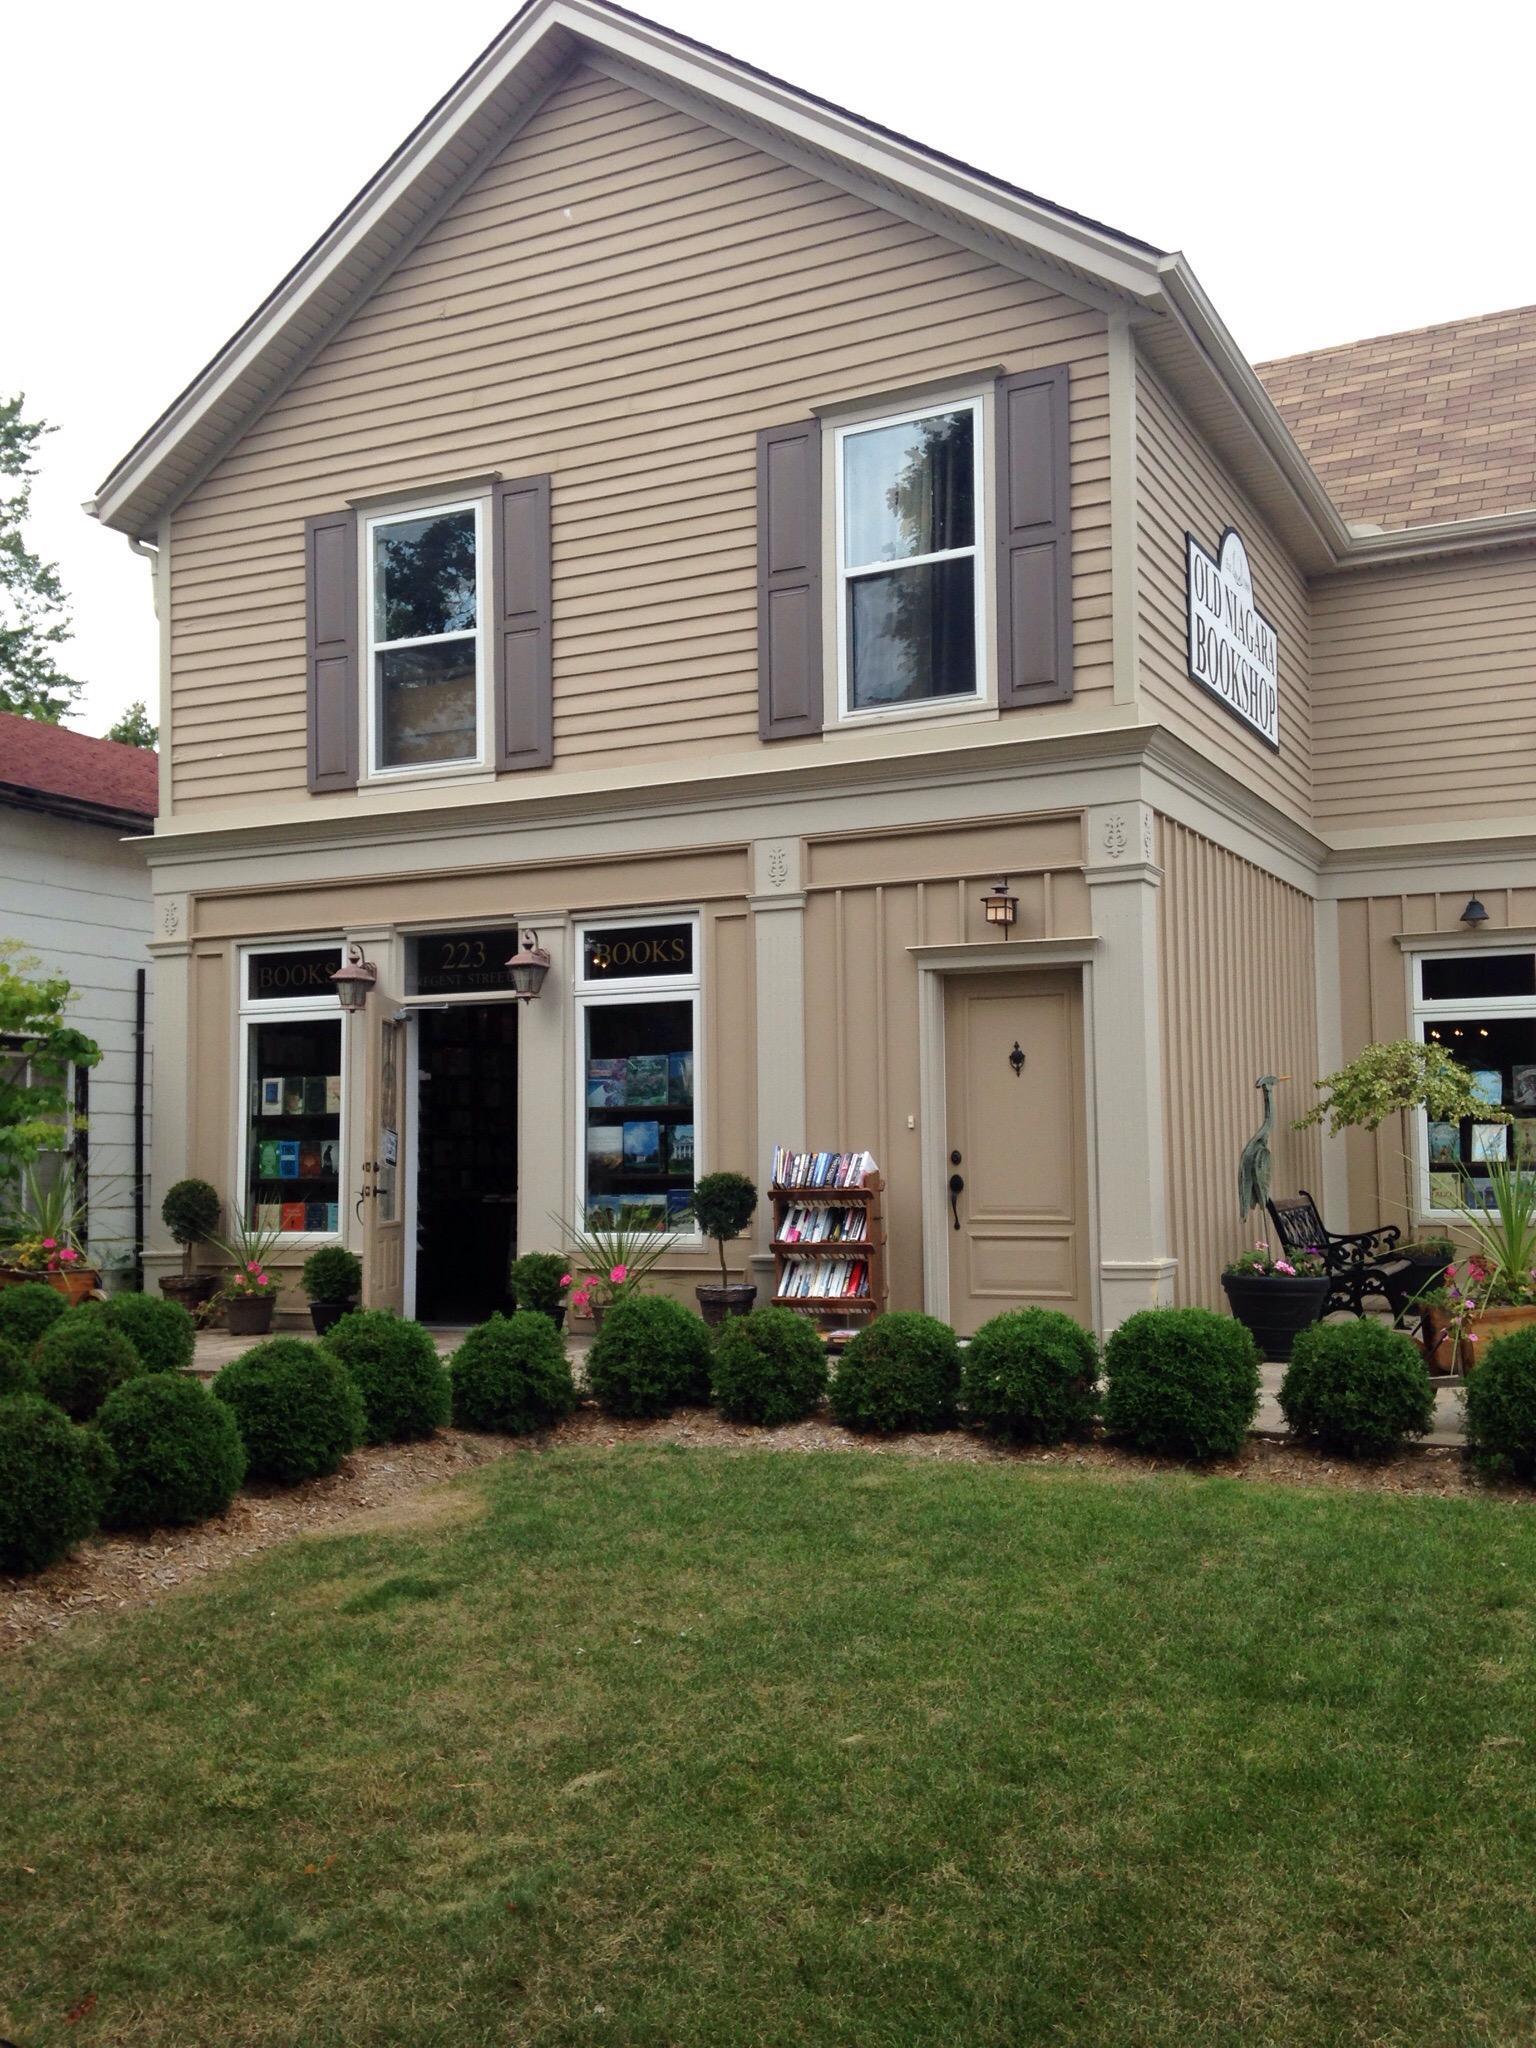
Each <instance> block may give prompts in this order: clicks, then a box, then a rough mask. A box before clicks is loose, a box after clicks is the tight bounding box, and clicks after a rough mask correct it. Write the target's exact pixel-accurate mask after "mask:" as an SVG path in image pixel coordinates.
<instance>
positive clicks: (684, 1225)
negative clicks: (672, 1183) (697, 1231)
mask: <svg viewBox="0 0 1536 2048" xmlns="http://www.w3.org/2000/svg"><path fill="white" fill-rule="evenodd" d="M692 1227H693V1189H692V1188H691V1187H686V1188H669V1189H668V1190H667V1228H668V1230H690V1229H691V1228H692Z"/></svg>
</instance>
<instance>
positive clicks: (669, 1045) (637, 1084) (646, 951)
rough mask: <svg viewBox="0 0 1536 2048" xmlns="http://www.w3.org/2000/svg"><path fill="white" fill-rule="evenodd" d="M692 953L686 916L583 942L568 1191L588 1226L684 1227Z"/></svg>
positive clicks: (692, 1146) (604, 931) (693, 1008)
mask: <svg viewBox="0 0 1536 2048" xmlns="http://www.w3.org/2000/svg"><path fill="white" fill-rule="evenodd" d="M695 954H696V930H695V926H694V923H693V921H692V920H691V919H686V920H672V921H669V922H667V923H665V924H660V923H658V924H654V925H606V926H602V927H597V926H593V927H590V928H589V929H588V930H586V931H585V932H583V933H582V934H581V955H580V958H581V963H582V964H581V968H580V973H579V980H578V994H577V1007H578V1012H579V1029H580V1045H581V1051H582V1068H581V1072H582V1099H581V1117H580V1129H581V1134H582V1148H581V1159H580V1162H579V1167H578V1186H579V1188H580V1191H581V1193H580V1203H581V1209H582V1213H583V1215H584V1216H585V1218H586V1222H587V1224H588V1227H589V1228H591V1227H597V1228H605V1229H613V1228H623V1229H626V1230H672V1231H687V1230H690V1229H691V1227H692V1226H691V1219H690V1217H689V1214H688V1206H689V1203H690V1201H691V1199H692V1196H693V1183H694V1175H695V1170H696V1119H695V1101H696V1081H697V1076H696V1069H695V1049H696V1041H697V1025H698V983H697V979H696V969H695V964H694V963H695ZM615 983H617V984H619V986H618V987H615V986H614V984H615ZM620 988H621V989H622V993H621V992H620Z"/></svg>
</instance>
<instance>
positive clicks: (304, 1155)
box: [299, 1138, 324, 1180]
mask: <svg viewBox="0 0 1536 2048" xmlns="http://www.w3.org/2000/svg"><path fill="white" fill-rule="evenodd" d="M323 1170H324V1169H323V1168H322V1167H321V1164H320V1140H319V1139H318V1138H305V1139H303V1140H302V1142H301V1143H300V1145H299V1179H300V1180H318V1179H319V1178H320V1175H321V1173H322V1171H323Z"/></svg>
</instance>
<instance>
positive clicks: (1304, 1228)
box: [1265, 1188, 1413, 1316]
mask: <svg viewBox="0 0 1536 2048" xmlns="http://www.w3.org/2000/svg"><path fill="white" fill-rule="evenodd" d="M1265 1206H1266V1207H1267V1208H1268V1210H1269V1213H1270V1217H1271V1219H1272V1221H1273V1223H1274V1226H1275V1230H1276V1232H1277V1233H1278V1235H1279V1238H1280V1242H1281V1244H1282V1245H1283V1246H1284V1247H1285V1249H1286V1251H1287V1252H1289V1253H1292V1254H1297V1253H1301V1252H1313V1253H1315V1254H1316V1255H1317V1256H1318V1257H1319V1258H1321V1259H1322V1261H1323V1263H1324V1265H1325V1266H1326V1268H1327V1271H1328V1280H1329V1289H1328V1301H1327V1305H1326V1307H1325V1308H1324V1310H1323V1314H1324V1315H1329V1314H1331V1313H1332V1311H1333V1310H1334V1309H1340V1308H1347V1309H1349V1310H1350V1311H1351V1312H1352V1313H1353V1314H1354V1315H1357V1316H1363V1315H1364V1314H1365V1297H1366V1296H1367V1295H1368V1294H1380V1295H1384V1296H1385V1297H1386V1300H1387V1304H1388V1306H1389V1307H1390V1308H1391V1310H1392V1313H1393V1315H1394V1316H1397V1315H1400V1314H1401V1313H1402V1310H1403V1305H1404V1303H1405V1302H1406V1301H1407V1299H1408V1296H1409V1294H1410V1292H1411V1291H1412V1286H1413V1267H1412V1265H1411V1264H1410V1262H1409V1261H1408V1260H1407V1259H1400V1258H1398V1257H1397V1256H1396V1252H1397V1244H1398V1240H1399V1238H1400V1237H1401V1236H1402V1232H1401V1231H1400V1230H1399V1229H1398V1227H1397V1225H1396V1224H1395V1223H1387V1224H1384V1225H1383V1226H1382V1227H1381V1228H1380V1229H1379V1230H1357V1231H1353V1232H1341V1231H1337V1230H1329V1229H1328V1227H1327V1226H1326V1224H1325V1223H1324V1222H1323V1219H1322V1217H1321V1216H1320V1215H1319V1214H1318V1211H1317V1203H1316V1202H1315V1201H1314V1200H1313V1198H1312V1196H1311V1195H1310V1194H1308V1192H1307V1190H1306V1189H1305V1188H1303V1189H1302V1191H1301V1193H1300V1194H1299V1195H1289V1196H1286V1197H1285V1198H1284V1199H1283V1200H1281V1201H1275V1200H1273V1199H1271V1200H1270V1201H1269V1202H1268V1203H1267V1204H1266V1205H1265Z"/></svg>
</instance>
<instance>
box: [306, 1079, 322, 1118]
mask: <svg viewBox="0 0 1536 2048" xmlns="http://www.w3.org/2000/svg"><path fill="white" fill-rule="evenodd" d="M304 1114H305V1115H306V1116H324V1115H325V1076H324V1074H306V1075H305V1076H304Z"/></svg>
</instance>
